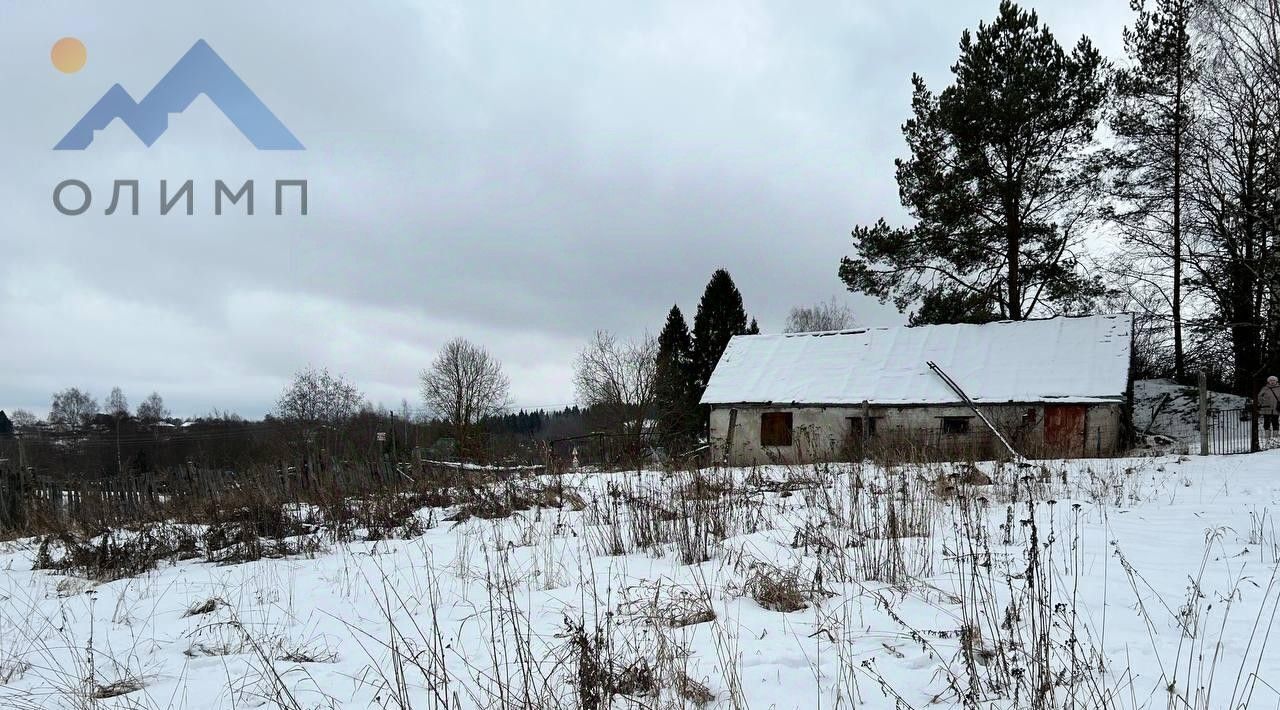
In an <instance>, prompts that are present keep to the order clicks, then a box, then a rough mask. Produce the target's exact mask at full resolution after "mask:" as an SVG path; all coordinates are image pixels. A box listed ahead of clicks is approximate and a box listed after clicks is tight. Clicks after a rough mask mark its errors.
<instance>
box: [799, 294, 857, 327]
mask: <svg viewBox="0 0 1280 710" xmlns="http://www.w3.org/2000/svg"><path fill="white" fill-rule="evenodd" d="M852 327H853V311H851V310H849V306H847V305H845V304H843V303H841V302H840V301H838V300H836V299H835V298H832V299H831V300H830V301H827V302H825V303H818V304H815V305H812V306H795V307H793V308H792V309H791V312H790V313H788V314H787V323H786V325H785V326H783V328H782V332H784V333H812V332H815V331H819V330H844V329H846V328H852Z"/></svg>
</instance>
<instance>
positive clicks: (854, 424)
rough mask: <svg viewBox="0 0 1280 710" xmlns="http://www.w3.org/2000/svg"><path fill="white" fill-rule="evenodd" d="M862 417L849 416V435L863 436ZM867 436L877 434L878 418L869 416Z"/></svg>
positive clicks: (854, 436)
mask: <svg viewBox="0 0 1280 710" xmlns="http://www.w3.org/2000/svg"><path fill="white" fill-rule="evenodd" d="M862 422H863V419H862V417H849V436H850V437H852V438H854V439H861V438H862ZM866 422H867V436H875V435H876V418H875V417H867V419H866Z"/></svg>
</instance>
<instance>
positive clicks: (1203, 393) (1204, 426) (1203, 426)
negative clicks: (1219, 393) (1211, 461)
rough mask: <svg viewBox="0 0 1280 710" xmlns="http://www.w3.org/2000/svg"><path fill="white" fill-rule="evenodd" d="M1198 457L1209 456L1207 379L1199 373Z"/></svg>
mask: <svg viewBox="0 0 1280 710" xmlns="http://www.w3.org/2000/svg"><path fill="white" fill-rule="evenodd" d="M1200 455H1201V456H1208V455H1209V377H1208V376H1207V375H1206V374H1205V373H1204V370H1201V371H1200Z"/></svg>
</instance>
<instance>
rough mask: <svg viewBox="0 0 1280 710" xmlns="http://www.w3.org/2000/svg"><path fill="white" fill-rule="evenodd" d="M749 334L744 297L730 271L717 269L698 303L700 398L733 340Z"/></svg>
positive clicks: (696, 366) (695, 356)
mask: <svg viewBox="0 0 1280 710" xmlns="http://www.w3.org/2000/svg"><path fill="white" fill-rule="evenodd" d="M757 330H758V328H757ZM746 332H747V312H746V310H745V309H744V308H743V307H742V294H741V293H739V292H738V287H737V286H735V285H734V284H733V277H731V276H729V272H728V271H725V270H724V269H717V270H716V272H715V273H714V274H712V275H711V280H710V281H708V282H707V288H706V290H705V291H703V293H702V300H701V301H699V302H698V314H697V315H696V316H694V318H693V376H694V388H695V389H694V391H695V392H696V393H697V395H698V398H701V397H702V392H703V390H705V389H706V388H707V381H708V380H710V379H711V373H712V371H714V370H715V368H716V363H717V362H719V361H720V355H721V354H723V353H724V349H725V347H727V346H728V345H729V339H730V338H732V337H733V336H735V335H742V334H744V333H746Z"/></svg>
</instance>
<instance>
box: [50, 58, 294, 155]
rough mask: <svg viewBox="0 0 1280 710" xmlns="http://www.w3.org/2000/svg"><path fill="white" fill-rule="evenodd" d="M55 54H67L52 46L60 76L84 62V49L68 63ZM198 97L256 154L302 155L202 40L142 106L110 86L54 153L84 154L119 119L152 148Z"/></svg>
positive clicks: (268, 111) (290, 136)
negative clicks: (209, 103) (175, 115)
mask: <svg viewBox="0 0 1280 710" xmlns="http://www.w3.org/2000/svg"><path fill="white" fill-rule="evenodd" d="M59 44H62V41H60V42H59ZM58 52H62V54H66V53H67V50H66V49H59V48H58V47H57V46H55V54H54V64H55V66H57V67H58V68H59V69H60V70H62V71H68V69H66V68H64V66H65V65H66V64H67V63H68V62H70V63H71V66H73V67H75V69H74V70H78V69H79V66H77V65H76V64H75V63H74V62H75V61H76V59H78V61H79V64H80V65H83V63H84V59H83V56H84V53H83V45H81V46H80V47H79V54H78V55H73V58H72V59H71V60H67V59H63V56H62V54H59V53H58ZM201 94H204V95H205V96H208V97H209V100H210V101H212V102H213V104H214V105H215V106H217V107H218V109H219V110H221V111H222V114H223V115H224V116H226V117H227V118H228V119H230V121H231V123H233V124H235V127H236V128H238V129H240V132H241V133H243V134H244V137H245V138H248V139H249V142H250V143H253V145H254V146H255V147H257V148H258V150H305V148H304V147H303V145H302V143H301V142H299V141H298V139H297V138H295V137H294V135H293V134H292V133H290V132H289V129H288V128H285V125H284V124H283V123H281V122H280V119H278V118H276V116H275V114H273V113H271V109H269V108H267V106H266V104H264V103H262V101H261V99H259V98H258V96H257V95H256V94H254V93H253V91H252V90H250V89H249V87H248V86H246V85H245V83H244V82H243V81H241V80H240V77H239V76H237V75H236V73H235V72H234V71H232V70H231V67H229V66H227V63H226V62H224V61H222V57H220V56H218V53H217V52H215V51H213V47H210V46H209V43H208V42H205V41H204V40H199V41H197V42H196V43H195V44H194V45H192V47H191V49H190V50H188V51H187V53H186V54H184V55H183V56H182V59H179V60H178V63H177V64H174V65H173V68H172V69H170V70H169V73H168V74H165V75H164V78H163V79H161V80H160V82H159V83H158V84H156V85H155V88H153V89H151V92H150V93H148V94H147V95H146V96H144V97H143V99H142V100H141V101H134V100H133V97H132V96H130V95H129V92H128V91H125V89H124V87H123V86H120V85H119V84H116V85H114V86H112V87H111V88H110V89H108V90H107V93H105V94H103V96H102V98H101V99H98V103H96V104H94V105H93V108H91V109H89V112H88V113H86V114H85V115H84V117H83V118H81V119H80V120H79V122H77V123H76V125H75V126H73V127H72V128H71V130H70V131H68V132H67V135H65V136H63V138H62V140H60V141H58V144H57V145H55V146H54V147H53V149H54V150H84V149H85V148H88V147H89V144H91V143H93V138H94V134H95V133H96V132H97V131H101V130H102V129H104V128H106V127H107V125H108V124H110V123H111V122H112V121H114V120H115V119H117V118H118V119H120V120H121V121H124V124H125V125H126V126H128V127H129V129H130V130H132V131H133V133H134V135H136V136H137V137H138V139H139V140H141V141H142V142H143V143H145V144H146V145H147V146H148V147H150V146H151V145H152V144H153V143H155V142H156V140H158V139H159V138H160V136H162V135H164V132H165V131H166V130H168V128H169V114H171V113H182V112H183V111H185V110H186V109H187V107H188V106H190V105H191V102H192V101H195V99H196V97H197V96H199V95H201Z"/></svg>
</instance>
